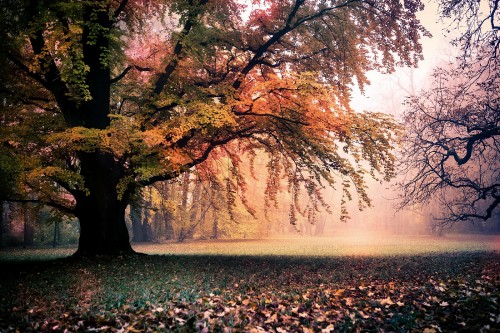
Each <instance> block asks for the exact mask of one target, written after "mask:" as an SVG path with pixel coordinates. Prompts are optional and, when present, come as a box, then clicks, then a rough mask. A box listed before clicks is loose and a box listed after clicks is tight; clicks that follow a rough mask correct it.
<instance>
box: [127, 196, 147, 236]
mask: <svg viewBox="0 0 500 333" xmlns="http://www.w3.org/2000/svg"><path fill="white" fill-rule="evenodd" d="M130 219H131V220H132V241H133V242H143V241H144V235H143V233H142V208H141V206H140V205H139V204H138V203H137V202H134V201H132V203H131V204H130Z"/></svg>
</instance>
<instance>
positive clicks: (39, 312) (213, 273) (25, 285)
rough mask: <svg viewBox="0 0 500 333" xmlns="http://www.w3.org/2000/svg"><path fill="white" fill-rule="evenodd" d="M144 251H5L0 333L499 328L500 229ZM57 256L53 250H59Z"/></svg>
mask: <svg viewBox="0 0 500 333" xmlns="http://www.w3.org/2000/svg"><path fill="white" fill-rule="evenodd" d="M135 249H136V250H137V251H140V252H143V253H148V254H151V255H149V256H144V255H142V256H130V257H119V258H107V257H102V258H96V259H92V260H90V259H84V260H71V259H64V257H65V256H68V255H70V254H71V253H72V251H74V249H72V248H67V249H57V250H55V251H54V250H51V249H37V250H32V249H31V250H8V251H1V252H0V265H1V272H0V301H1V302H0V331H2V332H16V331H19V332H29V331H33V332H35V331H36V332H38V331H47V332H48V331H51V332H54V331H55V332H57V331H59V332H64V331H67V332H73V331H82V332H83V331H87V332H88V331H94V332H143V331H151V332H154V331H157V332H163V331H166V332H169V331H178V332H195V331H201V332H212V331H215V332H229V331H232V332H243V331H244V332H246V331H254V332H259V331H262V332H263V331H269V332H330V331H335V332H337V331H338V332H356V331H357V332H427V333H431V332H453V331H457V332H498V331H499V329H498V327H500V310H499V302H500V299H499V296H500V295H499V287H500V251H499V250H500V237H498V236H474V237H466V236H448V237H445V238H434V237H426V236H413V237H411V236H404V237H392V236H391V237H390V236H385V237H378V238H374V237H368V236H367V235H364V236H363V235H360V234H358V236H357V237H354V236H349V235H338V236H337V237H333V238H294V239H291V238H287V239H267V240H261V241H257V240H242V241H218V242H213V241H198V242H190V243H186V244H177V243H170V244H160V245H137V246H135ZM54 258H59V259H54Z"/></svg>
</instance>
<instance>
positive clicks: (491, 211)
mask: <svg viewBox="0 0 500 333" xmlns="http://www.w3.org/2000/svg"><path fill="white" fill-rule="evenodd" d="M439 3H440V9H441V15H442V16H443V17H447V18H451V19H452V21H451V22H452V23H451V26H452V27H453V26H454V25H456V26H457V27H459V28H460V29H461V31H462V33H461V34H460V35H459V36H458V37H457V38H455V39H454V40H453V41H452V43H453V44H455V45H456V46H459V50H460V53H459V56H458V57H457V58H456V59H454V61H453V62H452V63H450V64H449V65H448V66H447V67H446V68H437V69H436V70H435V71H434V75H433V77H434V81H433V83H432V84H431V88H430V89H429V90H424V91H422V92H420V93H419V94H416V95H415V96H412V97H410V98H409V99H408V102H407V106H408V107H407V110H406V112H405V115H404V119H405V123H406V128H407V132H406V136H405V138H404V147H405V149H404V152H403V154H402V156H403V165H404V168H405V171H406V174H407V177H406V178H405V180H404V182H403V183H402V184H401V185H402V189H403V201H402V206H410V205H413V204H416V203H422V202H424V203H428V202H430V201H434V202H438V203H439V205H440V208H441V209H440V211H441V214H440V215H439V216H435V217H436V219H437V221H438V222H439V223H441V224H443V225H449V224H453V223H455V222H457V221H464V220H471V221H477V220H482V221H486V220H488V219H491V218H494V217H496V216H498V213H499V207H500V95H499V91H500V70H499V68H500V60H499V59H498V54H499V47H500V38H499V37H500V36H499V34H500V25H499V22H498V20H499V17H500V14H499V1H498V0H490V1H472V0H462V1H449V0H440V1H439Z"/></svg>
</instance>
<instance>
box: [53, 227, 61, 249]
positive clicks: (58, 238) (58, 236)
mask: <svg viewBox="0 0 500 333" xmlns="http://www.w3.org/2000/svg"><path fill="white" fill-rule="evenodd" d="M60 242H61V225H60V222H59V221H54V239H53V240H52V247H53V248H56V247H57V245H59V243H60Z"/></svg>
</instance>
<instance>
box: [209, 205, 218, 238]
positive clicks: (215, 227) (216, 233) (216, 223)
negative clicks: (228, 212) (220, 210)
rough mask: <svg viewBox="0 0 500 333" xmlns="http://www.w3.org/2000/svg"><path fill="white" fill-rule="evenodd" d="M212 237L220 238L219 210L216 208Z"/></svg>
mask: <svg viewBox="0 0 500 333" xmlns="http://www.w3.org/2000/svg"><path fill="white" fill-rule="evenodd" d="M211 238H212V239H219V219H218V217H217V212H216V211H215V210H214V222H213V225H212V237H211Z"/></svg>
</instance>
